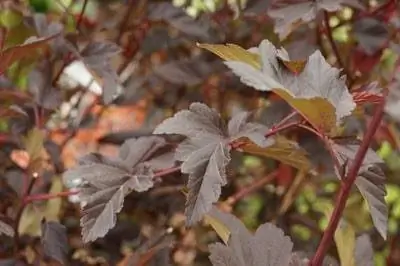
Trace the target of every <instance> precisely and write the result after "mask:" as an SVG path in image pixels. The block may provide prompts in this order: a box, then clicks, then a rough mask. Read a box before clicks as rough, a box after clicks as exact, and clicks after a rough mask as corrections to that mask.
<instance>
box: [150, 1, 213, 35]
mask: <svg viewBox="0 0 400 266" xmlns="http://www.w3.org/2000/svg"><path fill="white" fill-rule="evenodd" d="M148 17H149V19H150V20H163V21H166V22H168V23H170V24H171V25H172V26H173V27H175V28H176V29H178V30H180V31H182V32H184V33H186V34H188V35H189V36H193V37H197V38H200V39H202V40H209V39H210V38H211V36H212V35H211V33H212V28H211V24H210V22H209V21H206V20H195V19H194V18H192V17H190V16H189V15H187V14H186V12H185V10H184V9H182V8H180V7H176V6H174V5H173V4H172V3H170V2H161V3H151V4H149V5H148Z"/></svg>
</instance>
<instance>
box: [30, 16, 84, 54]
mask: <svg viewBox="0 0 400 266" xmlns="http://www.w3.org/2000/svg"><path fill="white" fill-rule="evenodd" d="M32 20H33V21H29V22H30V23H29V24H33V27H34V28H35V29H36V32H37V34H38V35H39V36H40V37H49V36H53V35H57V37H55V38H54V39H53V40H51V42H50V46H51V48H52V49H53V52H54V54H56V55H58V56H59V57H62V56H64V55H66V54H68V52H71V53H73V54H74V55H75V56H77V57H79V52H78V49H76V48H75V47H74V45H73V44H72V43H70V42H69V41H68V40H67V39H66V38H65V35H64V34H65V33H64V25H62V24H61V23H58V22H49V21H48V20H47V17H46V15H44V14H40V13H36V14H34V15H33V17H32Z"/></svg>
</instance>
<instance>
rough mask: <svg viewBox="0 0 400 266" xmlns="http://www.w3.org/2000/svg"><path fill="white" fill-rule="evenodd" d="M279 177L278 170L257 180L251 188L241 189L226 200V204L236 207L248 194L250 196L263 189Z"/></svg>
mask: <svg viewBox="0 0 400 266" xmlns="http://www.w3.org/2000/svg"><path fill="white" fill-rule="evenodd" d="M277 175H278V171H277V170H276V171H273V172H272V173H270V174H268V175H266V176H264V177H262V178H259V179H257V180H255V181H254V182H253V183H251V184H250V185H249V186H247V187H244V188H242V189H240V190H239V191H238V192H236V193H235V194H234V195H232V196H230V197H229V198H228V199H227V200H226V203H227V204H228V205H230V206H232V205H234V204H235V203H236V202H237V201H239V200H240V199H242V198H244V197H245V196H247V195H248V194H250V193H252V192H254V191H256V190H257V189H260V188H262V187H263V186H264V185H266V184H268V183H270V182H271V181H272V180H274V179H275V178H276V176H277Z"/></svg>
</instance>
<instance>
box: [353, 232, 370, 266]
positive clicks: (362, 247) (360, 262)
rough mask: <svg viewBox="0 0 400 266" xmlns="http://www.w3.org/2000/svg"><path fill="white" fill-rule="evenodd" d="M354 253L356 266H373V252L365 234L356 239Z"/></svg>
mask: <svg viewBox="0 0 400 266" xmlns="http://www.w3.org/2000/svg"><path fill="white" fill-rule="evenodd" d="M354 252H355V254H354V259H355V263H356V266H374V250H373V248H372V243H371V239H370V238H369V236H368V235H367V234H363V235H361V236H359V237H357V239H356V246H355V250H354Z"/></svg>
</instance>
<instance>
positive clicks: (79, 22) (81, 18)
mask: <svg viewBox="0 0 400 266" xmlns="http://www.w3.org/2000/svg"><path fill="white" fill-rule="evenodd" d="M88 2H89V0H85V1H84V2H83V6H82V9H81V13H80V14H79V17H78V21H77V22H76V29H77V30H79V29H80V26H81V23H82V21H83V17H84V15H85V10H86V7H87V4H88Z"/></svg>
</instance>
